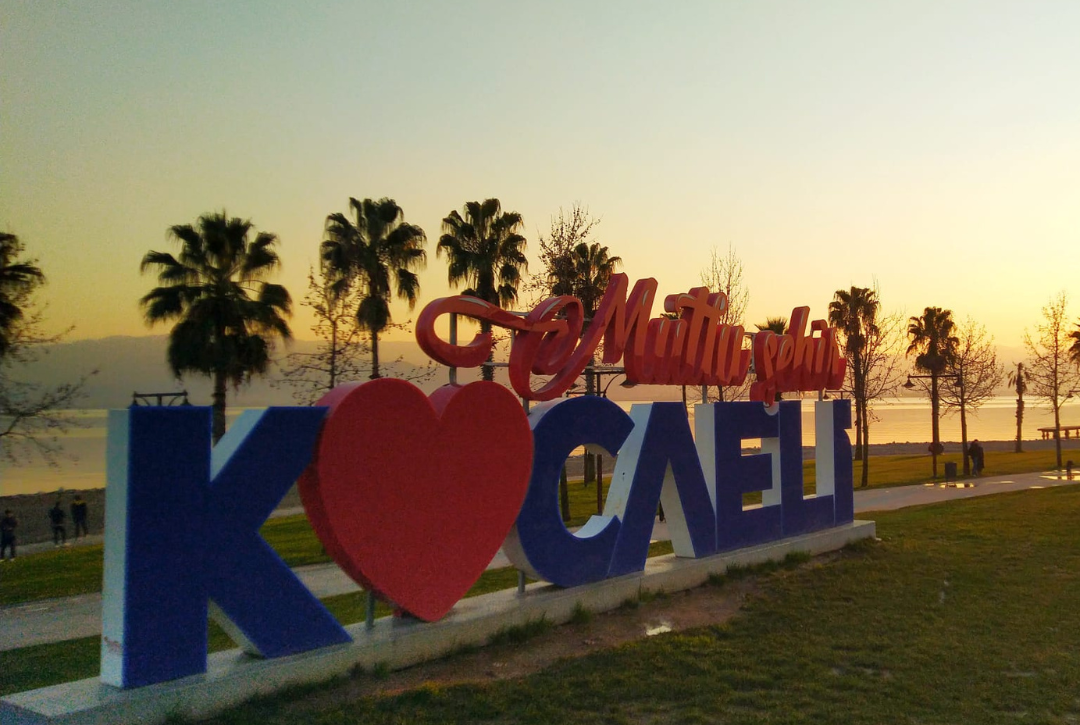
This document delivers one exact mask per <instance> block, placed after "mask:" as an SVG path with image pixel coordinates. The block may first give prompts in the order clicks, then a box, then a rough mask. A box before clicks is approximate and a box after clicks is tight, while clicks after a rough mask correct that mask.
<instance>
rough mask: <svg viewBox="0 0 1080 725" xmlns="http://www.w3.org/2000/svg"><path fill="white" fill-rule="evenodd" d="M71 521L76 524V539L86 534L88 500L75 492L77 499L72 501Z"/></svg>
mask: <svg viewBox="0 0 1080 725" xmlns="http://www.w3.org/2000/svg"><path fill="white" fill-rule="evenodd" d="M71 522H72V523H73V524H75V540H76V541H78V540H79V537H80V536H86V535H87V534H88V533H89V532H88V531H87V529H86V501H83V497H82V496H80V495H79V494H75V500H74V501H72V502H71Z"/></svg>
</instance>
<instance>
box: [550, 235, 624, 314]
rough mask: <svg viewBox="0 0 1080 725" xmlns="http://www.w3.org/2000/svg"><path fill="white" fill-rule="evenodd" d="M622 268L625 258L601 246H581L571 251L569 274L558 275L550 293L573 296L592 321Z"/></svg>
mask: <svg viewBox="0 0 1080 725" xmlns="http://www.w3.org/2000/svg"><path fill="white" fill-rule="evenodd" d="M620 264H622V257H613V256H611V253H610V252H609V250H608V248H607V247H606V246H603V245H601V244H600V243H599V242H593V243H592V244H586V243H585V242H582V243H580V244H578V245H577V246H575V247H574V248H573V249H571V250H570V253H569V254H568V255H567V258H566V260H565V264H564V265H561V266H562V267H564V268H565V272H567V273H568V274H566V273H564V274H558V275H557V277H558V278H557V279H552V280H551V282H552V285H551V293H552V294H555V295H573V296H574V297H577V298H578V299H579V300H581V306H582V307H583V308H584V309H585V317H586V318H592V316H593V315H595V314H596V308H597V307H598V306H599V305H600V300H601V299H602V298H603V296H604V292H605V291H607V286H608V283H609V282H610V281H611V275H612V274H614V273H615V269H616V268H617V267H618V266H619V265H620Z"/></svg>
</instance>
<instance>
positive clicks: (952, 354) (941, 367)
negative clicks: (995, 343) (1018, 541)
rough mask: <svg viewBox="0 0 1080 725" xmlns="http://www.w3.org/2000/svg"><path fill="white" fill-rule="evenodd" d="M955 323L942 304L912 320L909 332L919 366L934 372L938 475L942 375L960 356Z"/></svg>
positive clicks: (932, 411)
mask: <svg viewBox="0 0 1080 725" xmlns="http://www.w3.org/2000/svg"><path fill="white" fill-rule="evenodd" d="M954 327H955V325H954V323H953V319H952V311H951V310H943V309H941V308H940V307H927V308H926V309H925V310H923V314H922V316H921V317H912V318H910V319H909V320H908V331H907V334H908V337H909V338H911V344H910V345H908V349H907V354H908V355H910V354H911V353H913V352H914V353H916V355H915V368H916V369H917V370H922V371H924V372H927V373H929V374H930V415H931V416H933V425H932V434H933V441H932V442H931V444H930V453H931V455H932V457H933V472H934V478H937V457H938V454H939V453H940V452H941V440H940V438H941V436H940V431H939V427H938V408H939V404H940V397H939V390H938V379H939V378H940V377H941V375H942V374H943V373H944V372H945V371H946V370H947V369H948V368H949V367H950V366H952V364H953V363H954V361H955V360H956V348H957V346H958V345H959V344H960V340H959V339H958V338H957V337H956V335H954V334H953V329H954Z"/></svg>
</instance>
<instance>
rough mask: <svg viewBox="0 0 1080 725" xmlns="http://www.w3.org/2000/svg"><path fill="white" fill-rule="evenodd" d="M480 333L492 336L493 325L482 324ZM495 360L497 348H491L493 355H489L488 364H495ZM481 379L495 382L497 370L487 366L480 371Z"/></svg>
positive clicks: (488, 323)
mask: <svg viewBox="0 0 1080 725" xmlns="http://www.w3.org/2000/svg"><path fill="white" fill-rule="evenodd" d="M480 332H482V333H484V334H491V323H490V322H486V321H481V322H480ZM494 360H495V346H494V345H492V346H491V353H490V354H489V355H488V359H487V361H488V362H494ZM480 379H481V380H487V381H488V382H491V381H493V380H495V368H494V367H492V366H491V365H485V366H484V367H482V368H481V369H480Z"/></svg>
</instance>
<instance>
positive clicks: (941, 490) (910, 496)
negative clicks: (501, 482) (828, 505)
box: [0, 473, 1075, 651]
mask: <svg viewBox="0 0 1080 725" xmlns="http://www.w3.org/2000/svg"><path fill="white" fill-rule="evenodd" d="M1071 483H1075V481H1069V480H1066V479H1065V477H1064V476H1063V475H1059V474H1057V473H1023V474H1015V475H1012V476H996V477H992V478H980V479H974V480H972V479H968V483H965V484H964V485H963V487H957V486H944V485H941V484H937V485H930V484H927V485H925V486H899V487H896V488H873V489H867V490H859V489H856V490H855V512H856V513H857V514H858V513H865V512H868V511H887V510H892V509H898V508H904V507H906V506H918V505H921V504H930V503H939V502H941V501H951V500H955V499H961V498H972V497H974V496H986V495H988V494H994V493H1002V492H1005V491H1019V490H1024V489H1032V488H1048V487H1050V486H1062V485H1067V484H1071ZM302 511H303V510H302V509H286V510H282V511H278V512H276V514H275V515H277V516H284V515H290V514H294V513H302ZM668 538H670V537H669V536H668V532H667V525H666V524H663V523H661V522H659V521H658V522H657V523H656V527H655V528H654V529H653V539H654V540H666V539H668ZM101 540H102V537H101V536H89V537H85V538H84V539H82V540H80V542H77V543H76V544H75V545H82V544H90V543H100V542H101ZM51 548H53V545H52V544H51V543H46V544H31V545H28V546H25V547H20V548H19V551H20V553H27V554H29V553H33V552H35V551H45V550H48V549H51ZM509 564H510V562H509V561H508V560H507V559H506V557H505V555H504V554H503V553H502V551H501V550H500V551H499V552H498V553H497V554H496V555H495V558H494V559H493V560H492V562H491V564H490V565H489V566H488V568H499V567H504V566H509ZM24 565H32V562H25V563H24V562H23V561H21V560H18V561H16V562H14V563H11V562H8V563H4V564H0V566H3V567H9V566H24ZM2 571H3V570H0V576H2ZM294 571H295V572H296V574H297V576H299V577H300V580H301V581H303V582H304V585H305V586H307V588H308V589H310V590H311V591H312V592H313V593H314V594H315V596H317V597H319V598H320V599H321V598H324V597H329V596H334V595H337V594H348V593H350V592H356V591H359V590H360V587H358V586H357V585H356V583H355V582H353V581H352V579H350V578H349V577H348V576H347V575H345V573H344V572H342V571H341V569H339V568H338V566H337V565H336V564H333V563H329V564H315V565H312V566H303V567H298V568H296V569H295V570H294ZM100 633H101V595H100V594H84V595H80V596H76V597H65V598H61V599H46V600H42V601H37V602H28V603H26V604H16V605H12V606H8V607H0V651H2V650H10V649H17V648H19V647H28V646H31V645H38V644H45V643H48V642H59V641H63V640H66V639H74V638H77V637H89V636H92V635H96V634H100Z"/></svg>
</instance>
